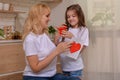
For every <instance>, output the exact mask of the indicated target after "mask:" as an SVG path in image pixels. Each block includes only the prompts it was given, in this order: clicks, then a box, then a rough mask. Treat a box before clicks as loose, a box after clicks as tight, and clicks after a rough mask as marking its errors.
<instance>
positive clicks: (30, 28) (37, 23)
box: [23, 3, 50, 40]
mask: <svg viewBox="0 0 120 80" xmlns="http://www.w3.org/2000/svg"><path fill="white" fill-rule="evenodd" d="M46 11H47V12H49V13H50V8H49V7H48V6H47V5H45V4H41V3H40V4H36V5H34V6H33V7H31V9H30V11H29V13H28V17H27V19H26V20H25V24H24V28H23V40H24V39H25V37H26V36H27V35H28V34H29V33H30V32H33V33H35V34H39V33H40V31H41V32H42V31H43V32H45V31H46V30H47V29H44V30H43V27H42V25H41V17H42V16H43V15H44V14H45V12H46Z"/></svg>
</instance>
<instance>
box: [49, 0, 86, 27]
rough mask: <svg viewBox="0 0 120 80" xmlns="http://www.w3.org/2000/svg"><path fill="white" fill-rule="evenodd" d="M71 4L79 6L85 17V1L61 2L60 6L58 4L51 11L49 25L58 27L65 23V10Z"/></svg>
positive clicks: (69, 0) (64, 0)
mask: <svg viewBox="0 0 120 80" xmlns="http://www.w3.org/2000/svg"><path fill="white" fill-rule="evenodd" d="M71 4H80V5H81V7H82V9H83V11H84V14H85V15H86V12H87V7H86V0H63V1H62V2H61V3H60V4H58V5H57V6H56V7H55V8H53V9H52V13H51V21H50V23H49V25H53V26H59V25H61V24H63V23H65V18H64V16H65V10H66V8H67V7H68V6H70V5H71Z"/></svg>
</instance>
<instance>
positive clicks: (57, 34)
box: [54, 31, 60, 45]
mask: <svg viewBox="0 0 120 80" xmlns="http://www.w3.org/2000/svg"><path fill="white" fill-rule="evenodd" d="M59 38H60V34H59V33H58V31H57V32H56V33H55V37H54V43H55V45H57V44H58V43H59Z"/></svg>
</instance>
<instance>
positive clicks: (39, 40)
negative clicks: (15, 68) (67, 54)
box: [23, 32, 57, 77]
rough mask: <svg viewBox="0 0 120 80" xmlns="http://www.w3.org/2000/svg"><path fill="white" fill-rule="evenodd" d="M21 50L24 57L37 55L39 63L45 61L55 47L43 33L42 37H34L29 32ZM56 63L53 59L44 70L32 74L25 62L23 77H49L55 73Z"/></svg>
mask: <svg viewBox="0 0 120 80" xmlns="http://www.w3.org/2000/svg"><path fill="white" fill-rule="evenodd" d="M23 48H24V51H25V55H26V56H32V55H37V56H38V59H39V61H41V60H43V59H45V58H46V57H47V56H48V55H49V54H50V53H51V52H52V50H53V49H55V48H56V47H55V45H54V43H53V42H52V41H51V40H50V39H49V37H48V36H47V35H46V34H45V33H44V34H42V35H35V34H34V33H32V32H31V33H30V34H29V35H28V36H27V37H26V39H25V40H24V43H23ZM56 61H57V59H56V58H55V59H54V60H53V61H52V62H51V63H50V64H49V65H48V66H47V67H46V68H44V69H43V70H41V71H40V72H38V73H34V72H33V71H32V69H31V68H30V65H29V64H28V61H27V60H26V67H25V70H24V74H23V75H25V76H36V77H51V76H53V75H54V74H55V73H56Z"/></svg>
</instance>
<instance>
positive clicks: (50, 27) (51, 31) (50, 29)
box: [48, 25, 56, 40]
mask: <svg viewBox="0 0 120 80" xmlns="http://www.w3.org/2000/svg"><path fill="white" fill-rule="evenodd" d="M55 32H56V29H55V28H54V27H53V26H52V25H51V26H49V27H48V33H49V36H50V38H51V39H52V40H53V38H54V35H55Z"/></svg>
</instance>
